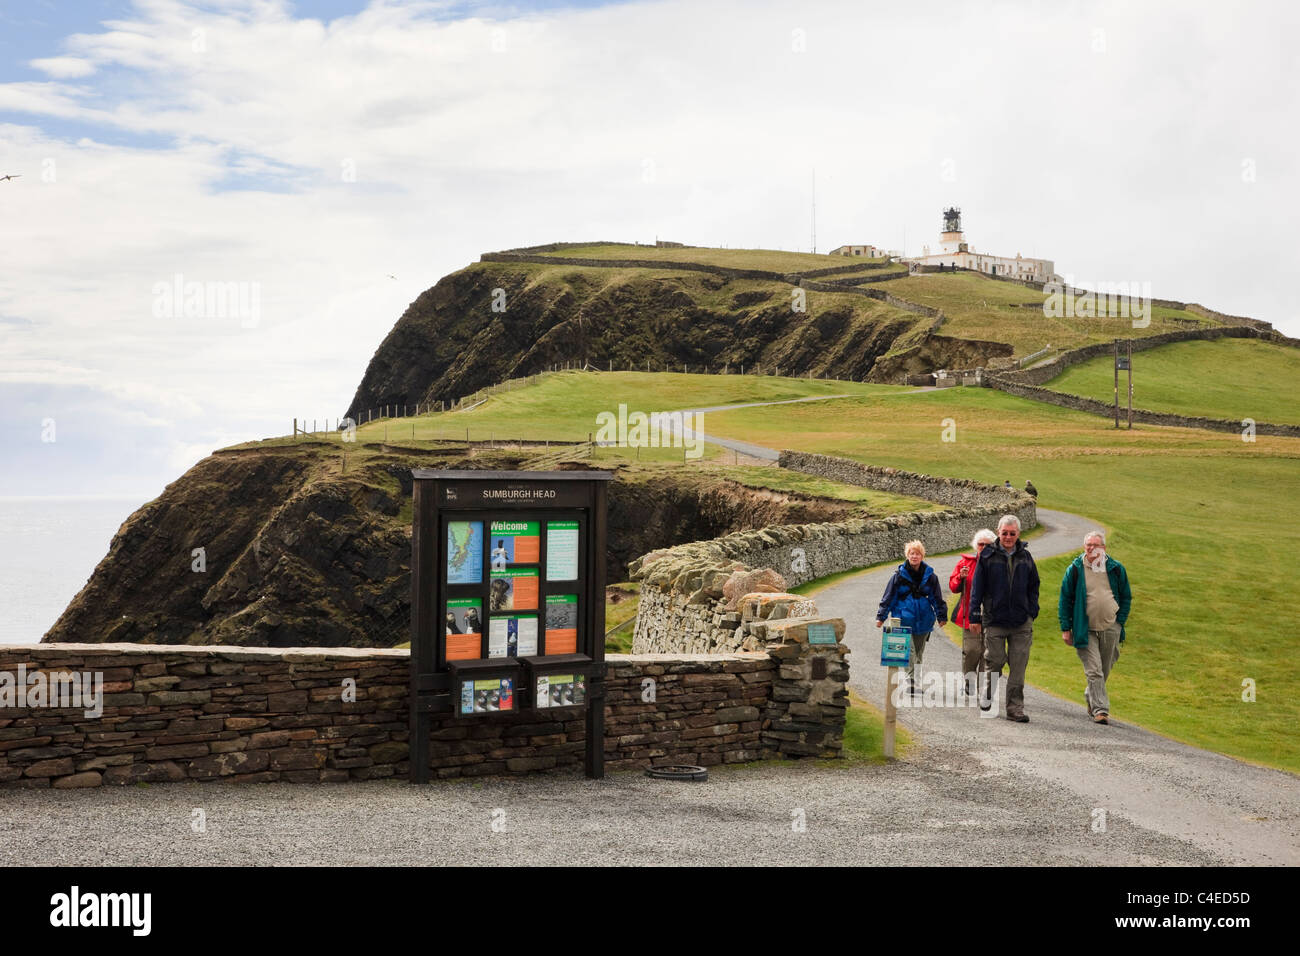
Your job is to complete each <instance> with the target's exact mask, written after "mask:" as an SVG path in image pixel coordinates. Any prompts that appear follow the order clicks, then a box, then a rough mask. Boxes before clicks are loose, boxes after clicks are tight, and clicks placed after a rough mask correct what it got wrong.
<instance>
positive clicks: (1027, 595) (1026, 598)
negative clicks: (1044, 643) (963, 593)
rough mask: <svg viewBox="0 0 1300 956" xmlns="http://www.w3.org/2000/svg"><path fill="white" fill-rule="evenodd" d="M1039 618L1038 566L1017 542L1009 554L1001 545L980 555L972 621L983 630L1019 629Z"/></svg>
mask: <svg viewBox="0 0 1300 956" xmlns="http://www.w3.org/2000/svg"><path fill="white" fill-rule="evenodd" d="M1036 617H1038V565H1036V564H1035V563H1034V556H1033V555H1032V554H1030V553H1029V549H1028V548H1026V547H1025V543H1024V542H1023V541H1021V540H1020V539H1019V538H1017V539H1016V546H1015V548H1014V549H1013V550H1012V552H1011V553H1010V554H1007V553H1006V552H1005V551H1003V550H1002V546H1001V545H999V544H992V545H989V546H988V547H987V548H985V549H984V550H983V551H981V552H980V556H979V560H978V561H976V562H975V579H974V581H972V582H971V586H970V620H971V623H972V624H980V625H982V626H984V627H988V626H989V625H992V626H993V627H1019V626H1020V625H1022V624H1024V623H1025V621H1031V620H1033V619H1034V618H1036Z"/></svg>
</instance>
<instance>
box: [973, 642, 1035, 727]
mask: <svg viewBox="0 0 1300 956" xmlns="http://www.w3.org/2000/svg"><path fill="white" fill-rule="evenodd" d="M1033 643H1034V622H1033V621H1025V623H1024V624H1021V625H1020V626H1019V627H997V626H989V627H986V628H984V669H985V670H987V671H989V694H988V696H989V697H993V696H995V695H996V694H997V686H998V677H999V676H1001V674H1002V666H1003V665H1004V664H1007V663H1010V665H1011V667H1010V671H1009V673H1008V674H1007V716H1008V717H1013V716H1016V715H1019V714H1023V713H1024V712H1025V669H1026V668H1027V667H1028V666H1029V648H1030V645H1032V644H1033Z"/></svg>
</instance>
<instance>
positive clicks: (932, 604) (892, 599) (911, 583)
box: [876, 561, 948, 634]
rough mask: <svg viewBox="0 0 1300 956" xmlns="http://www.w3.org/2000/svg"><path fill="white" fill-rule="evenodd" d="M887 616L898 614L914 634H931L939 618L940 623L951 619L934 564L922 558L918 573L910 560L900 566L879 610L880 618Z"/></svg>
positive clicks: (890, 580) (890, 581)
mask: <svg viewBox="0 0 1300 956" xmlns="http://www.w3.org/2000/svg"><path fill="white" fill-rule="evenodd" d="M887 617H896V618H898V619H899V621H900V623H902V625H903V626H904V627H906V628H909V629H910V630H911V632H912V633H913V634H929V633H930V631H931V630H932V629H933V628H934V625H935V621H936V620H937V621H938V622H939V623H940V624H942V623H944V622H946V621H947V620H948V605H947V604H945V603H944V600H943V591H942V590H940V588H939V579H938V577H936V576H935V573H934V569H933V568H931V567H930V566H929V565H928V564H926V563H925V562H924V561H922V562H921V566H920V567H919V568H917V573H916V574H912V571H911V567H910V565H908V563H907V562H906V561H904V562H903V563H902V564H900V565H899V566H898V570H897V571H895V572H894V576H893V577H892V578H890V579H889V584H888V585H886V587H885V594H884V597H882V598H881V599H880V609H879V610H878V611H876V620H877V621H883V620H884V619H885V618H887Z"/></svg>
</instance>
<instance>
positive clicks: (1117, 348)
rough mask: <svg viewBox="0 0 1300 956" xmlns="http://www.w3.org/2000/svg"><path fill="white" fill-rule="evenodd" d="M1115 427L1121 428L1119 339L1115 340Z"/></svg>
mask: <svg viewBox="0 0 1300 956" xmlns="http://www.w3.org/2000/svg"><path fill="white" fill-rule="evenodd" d="M1115 427H1116V428H1119V339H1116V340H1115Z"/></svg>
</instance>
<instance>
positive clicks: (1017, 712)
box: [970, 515, 1038, 724]
mask: <svg viewBox="0 0 1300 956" xmlns="http://www.w3.org/2000/svg"><path fill="white" fill-rule="evenodd" d="M1036 617H1038V565H1037V564H1035V563H1034V556H1033V555H1031V554H1030V553H1029V549H1028V548H1026V547H1025V543H1024V542H1023V541H1021V540H1020V519H1019V518H1017V517H1016V516H1015V515H1003V516H1002V518H1001V519H1000V520H999V521H998V543H997V544H995V545H991V546H990V547H987V548H984V549H983V550H982V551H980V555H979V558H978V559H977V560H976V562H975V577H974V583H972V585H971V592H970V629H971V631H972V632H973V633H975V634H979V633H981V631H982V632H983V635H984V670H985V672H986V678H987V679H986V680H985V683H984V693H983V699H982V700H981V701H980V709H981V710H988V709H990V708H991V707H992V706H993V700H994V698H995V696H996V694H997V683H998V677H999V676H1001V674H1002V667H1003V665H1004V664H1007V663H1008V662H1009V663H1010V665H1011V668H1010V672H1009V673H1008V674H1007V720H1014V721H1016V722H1017V723H1021V724H1024V723H1028V722H1029V717H1028V715H1027V714H1025V669H1026V668H1027V667H1028V666H1029V648H1030V645H1032V644H1033V643H1034V618H1036Z"/></svg>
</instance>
